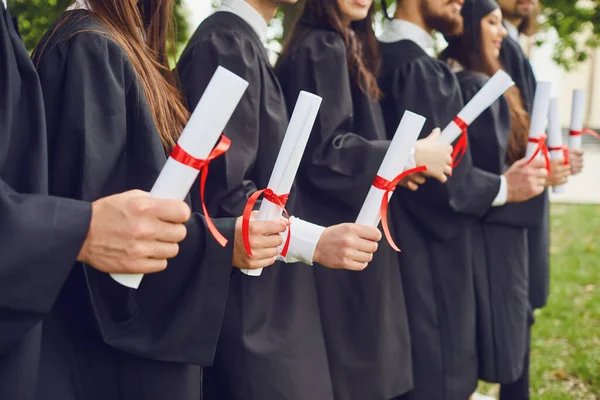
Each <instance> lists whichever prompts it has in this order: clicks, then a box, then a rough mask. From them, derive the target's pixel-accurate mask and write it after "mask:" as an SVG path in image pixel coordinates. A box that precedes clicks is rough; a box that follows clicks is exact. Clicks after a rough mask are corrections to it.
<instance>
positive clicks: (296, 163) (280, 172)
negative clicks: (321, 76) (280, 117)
mask: <svg viewBox="0 0 600 400" xmlns="http://www.w3.org/2000/svg"><path fill="white" fill-rule="evenodd" d="M322 100H323V99H322V98H321V97H319V96H316V95H314V94H312V93H308V92H304V91H302V92H300V95H299V96H298V100H297V101H296V106H295V107H294V112H293V113H292V117H291V118H290V124H289V125H288V128H287V131H286V133H285V137H284V138H283V143H282V144H281V148H280V149H279V155H278V156H277V161H275V166H274V167H273V172H272V173H271V178H269V184H268V186H267V187H268V188H269V189H271V190H272V191H273V192H275V194H277V195H282V194H286V193H289V192H290V190H291V189H292V184H293V183H294V180H295V179H296V173H297V172H298V168H299V167H300V161H302V156H303V155H304V149H305V148H306V145H307V143H308V138H309V137H310V133H311V131H312V128H313V125H314V124H315V120H316V119H317V114H318V112H319V108H320V107H321V101H322ZM282 212H283V210H282V209H281V208H280V207H279V206H277V205H275V204H273V203H271V202H270V201H268V200H266V199H263V200H262V203H261V205H260V209H259V210H258V216H257V217H256V220H257V221H274V220H278V219H279V218H281V213H282ZM288 234H289V231H288ZM242 272H243V273H245V274H246V275H249V276H260V275H261V274H262V268H260V269H243V270H242Z"/></svg>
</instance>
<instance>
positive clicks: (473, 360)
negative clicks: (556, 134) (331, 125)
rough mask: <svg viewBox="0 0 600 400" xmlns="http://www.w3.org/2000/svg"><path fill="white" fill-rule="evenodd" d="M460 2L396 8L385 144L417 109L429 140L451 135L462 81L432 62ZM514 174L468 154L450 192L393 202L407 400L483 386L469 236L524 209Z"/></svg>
mask: <svg viewBox="0 0 600 400" xmlns="http://www.w3.org/2000/svg"><path fill="white" fill-rule="evenodd" d="M462 3H463V2H462V1H458V0H457V1H442V0H435V1H422V0H399V1H398V2H397V8H396V11H395V14H394V19H393V20H389V21H386V23H385V25H384V31H383V33H382V35H381V36H380V38H379V40H380V42H381V49H382V59H383V68H382V75H381V78H380V85H381V87H382V88H385V89H386V93H385V94H384V97H383V100H382V108H383V113H384V117H385V119H386V128H387V132H388V135H393V134H394V132H395V128H393V127H394V126H395V125H396V124H397V123H398V118H399V115H402V112H404V110H406V109H411V110H413V111H415V112H417V113H420V114H422V115H423V116H425V117H426V118H427V122H426V125H425V129H424V130H425V131H427V130H428V129H432V128H433V127H436V126H440V127H445V126H446V125H447V124H448V123H450V122H451V121H452V120H453V118H454V117H455V116H456V115H457V114H458V112H459V111H460V110H461V109H462V107H463V106H464V104H465V103H464V101H463V95H462V93H461V88H460V85H459V83H458V80H457V78H456V76H455V75H454V74H453V72H452V71H451V69H450V68H449V66H448V65H447V64H445V63H444V62H442V61H439V60H436V59H434V58H432V57H431V56H430V54H433V45H434V39H433V37H432V36H431V34H432V32H433V31H434V30H437V31H440V32H441V33H443V34H444V35H446V36H452V35H455V34H459V33H460V32H461V31H462V24H463V18H462V16H461V14H460V10H461V6H462ZM524 168H525V165H523V164H515V165H514V166H511V168H510V169H509V171H506V172H505V173H504V174H498V173H491V172H489V171H486V170H485V169H482V168H479V167H477V166H474V165H473V161H472V158H471V151H470V149H469V147H468V144H467V148H466V151H465V154H464V157H463V158H462V159H461V160H460V162H459V163H458V165H456V164H455V168H454V169H453V171H452V172H453V173H452V177H451V178H450V179H449V180H448V182H447V183H445V185H441V184H440V183H439V182H435V181H431V180H428V181H427V182H425V183H424V184H423V185H421V186H420V187H419V190H418V191H416V192H414V193H406V194H404V193H403V195H401V196H397V197H394V199H392V203H393V204H396V208H395V209H394V211H395V214H394V217H395V221H396V224H395V227H396V232H397V237H398V238H400V240H404V243H405V247H406V249H405V250H404V251H403V252H402V254H400V264H401V267H402V272H403V274H404V279H405V292H406V301H407V310H408V317H409V323H410V329H411V335H412V339H413V343H412V344H413V360H414V370H413V372H414V377H415V387H414V390H413V391H412V392H411V393H409V395H408V396H407V398H409V399H465V398H468V397H469V395H470V394H471V393H472V392H473V390H474V389H475V388H476V386H477V377H478V367H477V364H478V362H477V341H476V319H475V304H476V303H475V291H474V285H473V259H472V256H471V237H470V236H471V235H470V231H469V227H470V225H471V224H472V222H473V217H474V218H475V219H480V218H482V217H483V216H484V215H485V214H486V213H487V212H489V211H490V209H491V208H493V207H500V206H502V205H504V204H505V203H507V201H510V202H517V201H523V200H526V198H517V197H514V196H511V197H510V198H509V196H508V195H509V193H513V192H514V191H515V187H517V186H518V185H519V176H521V175H522V174H523V172H522V171H519V170H520V169H524Z"/></svg>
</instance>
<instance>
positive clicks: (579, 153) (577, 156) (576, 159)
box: [569, 89, 600, 174]
mask: <svg viewBox="0 0 600 400" xmlns="http://www.w3.org/2000/svg"><path fill="white" fill-rule="evenodd" d="M586 94H587V92H586V91H585V89H577V90H574V91H573V108H572V110H571V128H570V130H569V162H570V165H571V173H572V174H578V173H580V172H581V170H582V169H583V153H584V152H583V149H582V142H581V139H582V136H583V135H591V136H594V137H596V138H598V139H600V135H598V134H597V133H596V132H594V131H593V130H591V129H584V128H583V124H584V119H585V102H586V101H585V98H586Z"/></svg>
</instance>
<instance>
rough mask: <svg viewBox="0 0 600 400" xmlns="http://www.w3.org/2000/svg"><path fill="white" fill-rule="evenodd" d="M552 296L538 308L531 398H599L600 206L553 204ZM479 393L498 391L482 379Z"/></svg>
mask: <svg viewBox="0 0 600 400" xmlns="http://www.w3.org/2000/svg"><path fill="white" fill-rule="evenodd" d="M551 234H552V242H551V249H550V253H551V269H552V280H551V295H550V300H549V303H548V306H546V308H544V309H542V310H538V311H537V312H536V324H535V325H534V330H533V339H532V354H531V386H532V398H533V399H539V400H563V399H564V400H571V399H583V400H596V399H600V205H563V204H555V205H553V206H552V229H551ZM479 392H480V393H485V394H489V395H497V392H498V387H497V386H493V385H487V384H482V385H481V386H480V388H479Z"/></svg>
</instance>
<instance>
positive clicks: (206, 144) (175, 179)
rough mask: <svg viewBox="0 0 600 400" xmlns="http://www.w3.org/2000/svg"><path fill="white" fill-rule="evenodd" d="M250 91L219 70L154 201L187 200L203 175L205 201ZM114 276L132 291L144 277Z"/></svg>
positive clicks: (156, 185)
mask: <svg viewBox="0 0 600 400" xmlns="http://www.w3.org/2000/svg"><path fill="white" fill-rule="evenodd" d="M247 87H248V82H246V81H245V80H243V79H242V78H240V77H238V76H237V75H235V74H233V73H232V72H229V71H228V70H226V69H225V68H222V67H218V68H217V70H216V72H215V74H214V76H213V78H212V79H211V81H210V82H209V84H208V86H207V88H206V91H205V92H204V95H203V96H202V98H201V99H200V101H199V102H198V105H197V106H196V108H195V110H194V112H193V113H192V116H191V117H190V120H189V121H188V124H187V125H186V127H185V129H184V130H183V133H182V134H181V137H180V138H179V140H178V141H177V145H176V146H175V148H174V149H173V151H172V153H171V155H170V157H169V159H168V160H167V162H166V164H165V166H164V167H163V170H162V171H161V173H160V175H159V176H158V179H157V180H156V182H155V183H154V186H153V187H152V191H151V192H150V193H151V195H152V196H153V197H157V198H164V199H174V200H184V199H185V197H186V196H187V194H188V193H189V191H190V188H191V187H192V184H193V183H194V181H195V180H196V178H197V177H198V175H199V174H200V172H201V171H202V177H201V182H200V187H201V193H200V194H201V197H202V198H203V197H204V184H205V182H206V177H207V173H208V165H209V163H210V161H211V160H212V159H214V158H215V157H218V156H219V155H221V154H222V153H224V152H225V151H227V149H228V148H229V140H228V139H227V138H224V137H223V138H222V139H221V142H220V143H219V145H218V146H217V147H216V148H215V144H216V143H217V140H219V137H220V136H221V132H223V129H225V125H226V124H227V122H228V121H229V119H230V118H231V115H232V114H233V111H234V110H235V108H236V107H237V105H238V103H239V102H240V100H241V98H242V95H243V94H244V92H245V91H246V88H247ZM202 204H203V207H204V215H205V217H206V224H207V226H208V228H209V230H210V232H211V233H212V234H213V236H214V237H215V239H216V240H217V241H218V242H219V243H220V244H221V245H222V246H225V245H226V244H227V240H226V239H225V238H224V237H223V236H222V235H221V234H220V233H219V231H218V230H217V229H216V228H215V226H214V224H212V222H211V220H210V217H209V215H208V212H207V210H206V206H205V205H204V201H203V202H202ZM111 276H112V277H113V279H114V280H116V281H117V282H119V283H120V284H122V285H124V286H127V287H130V288H133V289H137V288H138V287H139V285H140V283H141V281H142V278H143V275H122V274H112V275H111Z"/></svg>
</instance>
